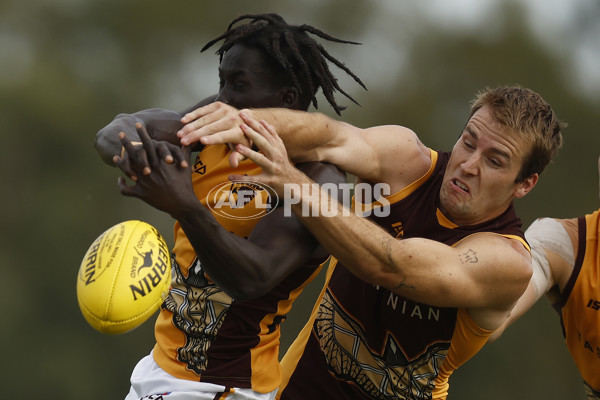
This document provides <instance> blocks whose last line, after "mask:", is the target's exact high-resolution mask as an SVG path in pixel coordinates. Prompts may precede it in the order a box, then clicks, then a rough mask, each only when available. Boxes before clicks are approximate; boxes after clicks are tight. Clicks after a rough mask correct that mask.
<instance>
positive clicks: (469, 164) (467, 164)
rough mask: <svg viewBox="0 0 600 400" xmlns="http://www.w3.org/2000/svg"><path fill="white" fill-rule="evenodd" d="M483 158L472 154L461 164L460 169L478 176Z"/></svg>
mask: <svg viewBox="0 0 600 400" xmlns="http://www.w3.org/2000/svg"><path fill="white" fill-rule="evenodd" d="M480 160H481V156H480V155H479V154H478V153H476V152H475V153H472V154H471V155H470V156H469V157H468V158H467V159H466V160H465V161H463V162H462V163H461V164H460V168H461V169H462V170H463V171H464V172H465V174H469V175H477V173H478V171H479V162H480Z"/></svg>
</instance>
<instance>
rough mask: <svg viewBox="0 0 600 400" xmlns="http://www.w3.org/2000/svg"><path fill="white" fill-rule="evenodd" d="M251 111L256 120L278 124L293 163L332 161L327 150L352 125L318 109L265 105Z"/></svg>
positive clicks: (277, 127)
mask: <svg viewBox="0 0 600 400" xmlns="http://www.w3.org/2000/svg"><path fill="white" fill-rule="evenodd" d="M251 113H252V114H251V115H252V117H253V118H254V119H256V120H265V121H267V122H268V123H269V124H270V125H272V126H274V127H275V130H276V131H277V133H278V134H279V136H280V137H281V139H282V140H283V142H284V143H285V147H286V150H287V152H288V156H289V158H290V159H291V160H292V161H294V162H304V161H329V162H331V160H327V159H326V158H327V151H328V150H329V149H331V148H333V147H335V146H336V145H338V143H336V142H337V141H338V140H339V138H340V135H339V133H340V131H341V130H344V129H350V128H353V127H352V126H351V125H348V124H346V123H344V122H341V121H337V120H334V119H331V118H330V117H328V116H326V115H324V114H322V113H316V112H312V113H309V112H305V111H297V110H289V109H281V108H266V109H252V110H251Z"/></svg>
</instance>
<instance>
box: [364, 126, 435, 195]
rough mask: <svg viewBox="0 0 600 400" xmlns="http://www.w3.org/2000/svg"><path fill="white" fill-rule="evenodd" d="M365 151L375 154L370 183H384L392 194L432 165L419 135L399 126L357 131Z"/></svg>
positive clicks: (414, 179)
mask: <svg viewBox="0 0 600 400" xmlns="http://www.w3.org/2000/svg"><path fill="white" fill-rule="evenodd" d="M360 135H361V136H362V138H363V140H364V141H365V143H366V145H367V147H368V148H370V149H372V151H373V152H374V153H375V155H376V163H375V165H377V169H376V170H375V171H374V176H371V177H364V178H370V179H365V180H369V181H371V182H385V183H388V184H389V185H390V186H391V192H392V193H395V192H397V191H398V190H401V189H403V188H404V187H406V186H408V185H409V184H411V183H412V182H414V181H416V180H417V179H419V178H420V177H421V176H423V175H424V174H425V173H426V172H427V171H428V170H429V168H430V166H431V162H432V161H431V151H430V149H429V148H428V147H427V146H425V145H424V144H423V143H422V142H421V140H420V139H419V137H418V135H417V134H416V133H415V132H414V131H412V130H411V129H409V128H406V127H404V126H399V125H382V126H378V127H373V128H368V129H364V130H362V131H361V132H360Z"/></svg>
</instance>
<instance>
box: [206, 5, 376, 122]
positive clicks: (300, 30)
mask: <svg viewBox="0 0 600 400" xmlns="http://www.w3.org/2000/svg"><path fill="white" fill-rule="evenodd" d="M245 19H250V20H251V21H250V22H248V23H246V24H243V25H239V26H236V27H235V28H234V27H233V25H235V24H236V23H237V22H239V21H242V20H245ZM308 33H311V34H313V35H316V36H318V37H320V38H322V39H325V40H329V41H332V42H338V43H349V44H360V43H357V42H350V41H347V40H341V39H337V38H334V37H332V36H330V35H328V34H326V33H324V32H322V31H320V30H318V29H316V28H313V27H312V26H309V25H300V26H294V25H289V24H288V23H287V22H285V20H284V19H283V18H282V17H281V16H279V15H278V14H247V15H242V16H240V17H237V18H236V19H234V20H233V21H232V22H231V23H230V24H229V26H228V27H227V30H226V31H225V33H224V34H222V35H221V36H219V37H217V38H215V39H213V40H211V41H210V42H208V43H207V44H206V45H205V46H204V47H203V48H202V50H201V51H204V50H206V49H208V48H209V47H211V46H212V45H213V44H215V43H216V42H218V41H220V40H224V42H223V44H222V45H221V47H220V48H219V49H218V50H217V51H216V54H218V55H219V62H221V61H222V60H223V55H224V54H225V53H226V52H227V51H228V50H229V49H230V48H231V47H233V46H234V45H235V44H238V43H243V44H247V45H251V46H256V47H259V48H261V49H262V50H264V51H265V52H266V53H267V54H268V55H269V56H271V57H272V58H273V59H274V60H276V62H277V63H278V64H279V65H280V66H281V67H282V68H283V69H284V70H285V71H286V72H287V73H288V74H289V75H290V78H291V80H292V83H293V85H294V86H296V87H297V88H298V90H299V91H300V94H301V98H303V99H305V100H304V102H305V105H306V107H308V105H309V104H310V102H311V101H312V104H313V105H314V107H315V108H317V99H316V97H315V95H316V93H317V90H318V88H319V87H321V89H322V90H323V94H324V96H325V98H326V99H327V101H328V102H329V104H331V106H332V107H333V109H334V110H335V112H336V113H337V114H338V115H340V111H342V110H344V109H345V108H346V107H344V106H339V105H338V104H337V103H336V101H335V98H334V96H333V92H335V91H339V92H340V93H342V94H343V95H344V96H346V97H347V98H348V99H350V100H351V101H352V102H354V103H355V104H357V105H358V103H357V102H356V100H354V99H353V98H352V97H351V96H350V95H349V94H348V93H346V92H345V91H343V90H342V89H341V88H340V87H339V85H338V83H337V79H336V78H335V77H334V76H333V74H332V73H331V72H330V70H329V66H328V64H327V60H329V61H330V62H332V63H333V64H335V65H337V66H338V67H339V68H341V69H342V70H344V71H345V72H346V73H347V74H348V75H350V76H351V77H352V78H353V79H354V80H355V81H356V82H357V83H358V84H359V85H360V86H362V87H363V88H364V89H365V90H366V89H367V88H366V87H365V85H364V84H363V83H362V81H361V80H360V79H359V78H358V77H357V76H356V75H355V74H354V73H353V72H352V71H350V69H348V67H346V66H345V65H344V64H343V63H342V62H340V61H338V60H336V59H335V58H334V57H332V56H331V55H330V54H329V53H328V52H327V51H326V50H325V49H324V48H323V46H321V45H320V44H319V43H317V42H316V41H315V40H314V39H313V38H312V37H310V36H309V35H308Z"/></svg>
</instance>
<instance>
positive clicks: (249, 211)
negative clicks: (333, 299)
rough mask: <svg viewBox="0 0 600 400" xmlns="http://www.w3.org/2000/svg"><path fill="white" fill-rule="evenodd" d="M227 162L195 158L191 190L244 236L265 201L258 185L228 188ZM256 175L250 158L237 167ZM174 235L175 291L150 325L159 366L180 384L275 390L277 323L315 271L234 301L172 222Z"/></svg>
mask: <svg viewBox="0 0 600 400" xmlns="http://www.w3.org/2000/svg"><path fill="white" fill-rule="evenodd" d="M228 156H229V150H228V148H227V146H224V145H222V146H207V147H205V148H204V149H203V150H202V151H201V152H200V153H199V154H198V156H197V158H196V161H195V164H194V168H193V173H192V181H193V186H194V191H195V193H196V196H197V197H198V199H200V201H201V203H202V204H203V205H204V206H206V207H209V209H210V210H211V212H212V214H213V216H214V217H215V218H216V219H217V220H218V222H219V223H220V224H221V225H222V226H223V227H224V228H225V229H227V230H228V231H231V232H233V233H234V234H236V235H238V236H241V237H245V238H247V237H248V236H249V235H250V232H251V231H252V229H253V228H254V226H255V225H256V223H257V222H258V221H259V220H260V218H261V217H262V216H264V215H266V213H267V211H268V210H269V198H268V196H269V195H268V193H267V191H266V190H263V189H262V188H261V187H260V186H258V185H251V184H247V183H245V184H240V183H237V184H236V183H232V182H229V180H228V178H227V177H228V175H229V174H231V167H230V166H229V161H228ZM260 171H261V170H260V167H258V166H257V165H255V164H254V163H252V162H251V161H249V160H246V161H244V162H242V163H241V164H240V166H239V168H238V169H236V173H239V174H246V175H256V174H258V173H260ZM234 218H235V219H234ZM174 234H175V244H174V247H173V275H172V282H171V286H172V288H171V290H170V293H169V295H168V296H167V299H166V300H165V302H164V303H163V305H162V307H161V311H160V314H159V316H158V320H157V322H156V325H155V336H156V341H157V343H156V345H155V347H154V350H153V355H154V359H155V361H156V363H157V364H158V365H159V366H160V367H161V368H162V369H163V370H164V371H166V372H167V373H169V374H171V375H173V376H175V377H177V378H180V379H187V380H193V381H201V382H209V383H214V384H218V385H223V386H227V387H237V388H249V389H253V390H255V391H257V392H260V393H268V392H271V391H273V390H275V389H276V388H277V387H278V386H279V384H280V381H281V368H280V365H279V338H280V330H279V325H280V323H281V321H282V320H283V319H285V315H286V313H287V312H288V311H289V310H290V308H291V305H292V303H293V301H294V300H295V299H296V297H297V296H298V295H299V294H300V292H301V291H302V289H303V288H304V286H305V285H306V284H308V282H310V280H311V279H312V278H314V276H315V275H316V274H317V273H318V270H319V269H318V268H316V267H317V266H316V265H315V268H298V269H297V270H296V271H295V272H293V273H292V274H290V275H289V276H288V277H287V278H286V279H285V280H284V281H282V282H281V283H280V284H279V285H278V286H277V287H275V288H274V289H273V290H272V291H271V292H269V293H268V294H266V295H263V296H262V297H259V298H256V299H251V300H247V301H235V300H233V299H232V298H231V297H229V296H228V295H227V294H226V293H225V292H224V291H223V290H221V289H220V288H219V287H218V286H216V285H215V284H214V283H213V282H211V280H210V277H209V276H207V275H206V274H205V273H204V271H203V269H202V265H201V263H200V261H199V260H198V258H197V257H196V253H195V251H194V248H193V247H192V245H191V244H190V242H189V240H188V238H187V237H186V235H185V233H184V231H183V229H182V228H181V226H180V224H179V223H177V222H176V223H175V227H174ZM321 261H322V260H321Z"/></svg>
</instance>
